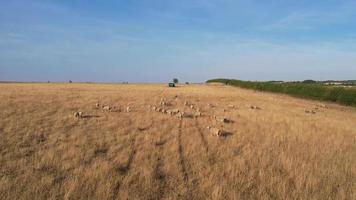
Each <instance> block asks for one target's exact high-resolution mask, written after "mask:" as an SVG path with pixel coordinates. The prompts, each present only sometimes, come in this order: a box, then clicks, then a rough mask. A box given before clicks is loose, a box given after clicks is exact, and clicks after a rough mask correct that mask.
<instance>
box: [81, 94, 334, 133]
mask: <svg viewBox="0 0 356 200" xmlns="http://www.w3.org/2000/svg"><path fill="white" fill-rule="evenodd" d="M172 106H173V105H172V104H171V103H169V102H166V101H161V102H160V103H159V106H156V105H148V109H149V110H150V111H154V112H158V113H162V114H166V115H169V116H172V117H177V118H178V119H183V118H198V117H202V116H206V117H211V118H212V119H213V120H215V121H216V122H217V123H223V124H224V123H233V122H234V121H233V120H231V119H228V118H226V117H217V116H215V115H208V114H206V113H205V114H203V113H202V109H201V108H199V107H198V106H197V105H194V104H192V103H189V102H188V101H185V102H184V106H185V107H186V108H188V112H186V110H187V109H178V108H172ZM207 106H208V107H209V108H214V107H215V105H213V104H209V103H208V104H207ZM95 108H96V109H101V110H102V111H103V112H121V111H122V110H121V109H120V108H118V107H116V106H109V105H104V104H100V103H96V104H95ZM249 108H250V109H252V110H262V108H260V107H258V106H255V105H251V106H249ZM319 108H327V106H326V105H324V104H317V105H316V107H314V108H313V109H310V110H305V113H310V114H315V113H316V111H317V110H318V109H319ZM227 109H237V107H236V106H235V105H228V106H227ZM227 109H224V110H223V111H224V112H226V111H227ZM183 110H185V111H183ZM125 111H126V112H128V113H129V112H132V108H131V107H130V106H127V107H126V110H125ZM74 116H75V117H76V118H84V117H85V116H84V114H83V112H75V113H74ZM219 127H222V126H219ZM207 129H208V130H209V131H210V132H211V133H212V134H213V135H215V136H227V135H229V133H228V132H227V131H224V130H222V129H219V128H215V127H210V126H208V127H207Z"/></svg>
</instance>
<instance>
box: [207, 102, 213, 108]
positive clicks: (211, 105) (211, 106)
mask: <svg viewBox="0 0 356 200" xmlns="http://www.w3.org/2000/svg"><path fill="white" fill-rule="evenodd" d="M207 105H208V107H210V108H215V106H214V105H213V104H210V103H208V104H207Z"/></svg>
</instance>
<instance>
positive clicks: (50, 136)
mask: <svg viewBox="0 0 356 200" xmlns="http://www.w3.org/2000/svg"><path fill="white" fill-rule="evenodd" d="M0 99H1V101H0V155H1V156H0V199H4V200H5V199H189V200H190V199H214V200H215V199H356V187H355V183H356V121H355V120H356V109H355V108H353V107H344V106H340V105H336V104H332V103H323V104H325V105H322V104H320V102H317V101H311V100H305V99H298V98H293V97H290V96H286V95H280V94H273V93H264V92H256V91H253V90H246V89H241V88H237V87H229V86H224V85H218V84H212V85H209V84H205V85H203V84H202V85H194V84H192V85H182V86H179V87H177V88H168V87H167V86H166V85H159V84H156V85H155V84H151V85H146V84H136V85H131V84H123V85H121V84H117V85H115V84H111V85H109V84H74V83H73V84H55V83H53V84H20V83H13V84H6V83H2V84H0ZM97 102H99V103H100V105H102V104H104V105H110V106H115V107H116V108H115V109H116V111H117V110H118V109H120V110H121V111H120V112H103V110H102V109H101V108H99V109H98V108H96V103H97ZM163 102H164V103H163ZM161 103H162V105H161ZM191 104H193V106H191ZM149 105H151V106H157V108H161V109H165V110H174V109H179V110H180V112H185V114H186V116H185V117H184V116H183V118H178V117H177V115H173V116H171V115H169V114H165V113H162V112H157V111H153V109H152V107H151V108H149ZM128 106H129V111H130V112H126V110H127V107H128ZM99 107H100V106H99ZM197 109H199V110H200V111H197ZM79 111H81V112H83V116H82V117H83V118H76V117H75V116H74V113H75V112H79ZM306 111H313V112H312V113H311V112H306ZM197 112H200V113H201V114H202V116H196V117H192V116H191V115H196V114H197ZM313 113H314V114H313ZM214 116H216V117H217V118H218V119H219V118H221V117H225V118H226V119H229V122H228V123H224V122H220V121H217V120H216V119H215V118H214ZM208 126H210V127H213V128H218V129H220V130H224V131H226V132H228V133H229V134H227V135H226V136H222V137H218V136H214V135H213V134H212V133H211V130H212V129H210V130H209V129H208V128H207V127H208Z"/></svg>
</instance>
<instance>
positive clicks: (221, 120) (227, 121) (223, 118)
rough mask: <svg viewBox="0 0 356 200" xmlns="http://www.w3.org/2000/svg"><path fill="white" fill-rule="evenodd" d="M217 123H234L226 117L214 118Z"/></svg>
mask: <svg viewBox="0 0 356 200" xmlns="http://www.w3.org/2000/svg"><path fill="white" fill-rule="evenodd" d="M214 118H215V120H216V121H218V122H222V123H230V122H232V121H231V120H229V119H228V118H226V117H216V116H215V117H214Z"/></svg>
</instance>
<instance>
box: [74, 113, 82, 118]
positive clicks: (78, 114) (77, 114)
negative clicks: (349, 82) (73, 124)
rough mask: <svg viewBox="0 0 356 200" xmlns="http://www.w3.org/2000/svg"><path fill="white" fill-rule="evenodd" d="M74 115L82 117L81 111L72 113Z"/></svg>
mask: <svg viewBox="0 0 356 200" xmlns="http://www.w3.org/2000/svg"><path fill="white" fill-rule="evenodd" d="M74 116H75V117H76V118H82V117H83V112H75V113H74Z"/></svg>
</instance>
